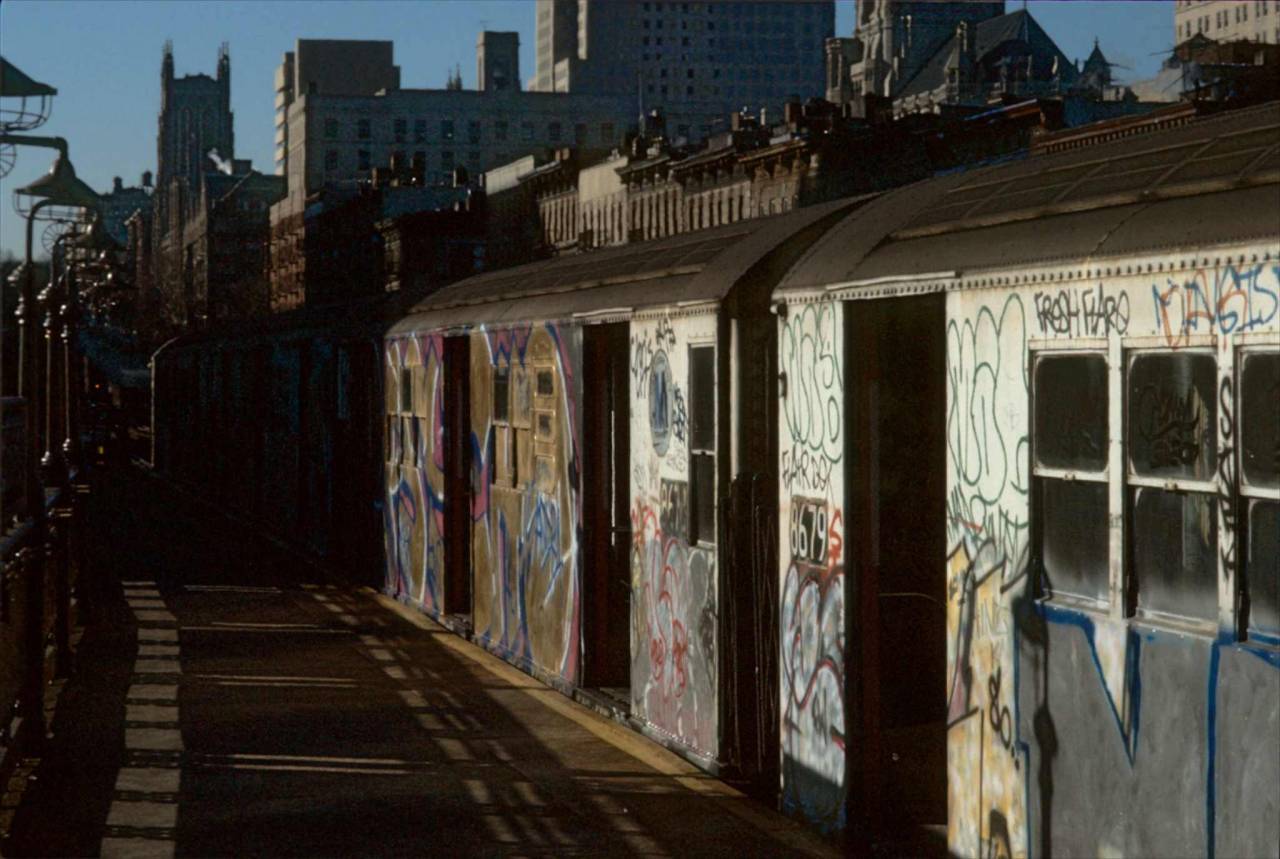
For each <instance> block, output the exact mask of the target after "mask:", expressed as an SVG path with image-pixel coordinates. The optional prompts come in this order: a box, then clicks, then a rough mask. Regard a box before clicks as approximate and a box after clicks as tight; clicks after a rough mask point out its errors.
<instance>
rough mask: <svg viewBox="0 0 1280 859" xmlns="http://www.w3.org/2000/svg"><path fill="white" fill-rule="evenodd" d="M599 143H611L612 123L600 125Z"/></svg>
mask: <svg viewBox="0 0 1280 859" xmlns="http://www.w3.org/2000/svg"><path fill="white" fill-rule="evenodd" d="M600 142H602V143H612V142H613V123H612V122H602V123H600Z"/></svg>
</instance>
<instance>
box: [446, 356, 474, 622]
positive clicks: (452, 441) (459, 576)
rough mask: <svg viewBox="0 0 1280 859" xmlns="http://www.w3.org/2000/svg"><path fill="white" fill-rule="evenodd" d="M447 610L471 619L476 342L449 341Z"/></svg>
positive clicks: (447, 383)
mask: <svg viewBox="0 0 1280 859" xmlns="http://www.w3.org/2000/svg"><path fill="white" fill-rule="evenodd" d="M444 372H445V379H444V401H445V404H444V427H443V429H444V433H445V439H444V449H445V469H444V470H445V474H444V480H445V484H444V497H445V504H444V519H445V522H444V546H445V550H444V563H445V576H444V612H443V613H444V614H446V615H454V616H460V619H462V620H463V621H464V623H467V624H469V622H470V618H471V503H472V501H471V499H472V486H471V342H470V338H469V337H467V336H466V335H463V336H458V337H446V338H445V341H444Z"/></svg>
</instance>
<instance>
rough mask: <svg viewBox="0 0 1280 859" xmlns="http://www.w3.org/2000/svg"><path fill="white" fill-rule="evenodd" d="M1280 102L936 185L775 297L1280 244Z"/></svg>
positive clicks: (865, 215)
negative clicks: (1259, 243) (1058, 263)
mask: <svg viewBox="0 0 1280 859" xmlns="http://www.w3.org/2000/svg"><path fill="white" fill-rule="evenodd" d="M1278 183H1280V102H1271V103H1268V104H1264V105H1260V106H1257V107H1252V108H1246V109H1241V110H1234V111H1227V112H1223V113H1219V114H1214V115H1211V116H1207V117H1200V118H1196V119H1192V120H1190V121H1188V122H1186V123H1185V124H1182V125H1179V126H1176V127H1173V128H1168V129H1163V130H1159V131H1151V132H1147V133H1144V134H1141V135H1140V136H1134V137H1130V138H1127V139H1120V140H1115V141H1112V142H1107V143H1099V144H1094V145H1090V146H1082V147H1080V148H1077V149H1072V150H1069V151H1066V152H1057V153H1053V154H1048V155H1032V156H1029V157H1027V158H1025V159H1022V160H1019V161H1016V162H1011V163H1005V164H1001V165H996V166H989V167H983V168H979V169H976V170H969V171H965V172H962V173H956V174H952V175H949V176H943V177H939V178H935V179H928V180H925V181H922V182H918V183H916V184H914V185H910V186H906V187H903V188H899V189H896V190H894V191H890V192H888V193H886V194H884V195H883V196H881V197H879V198H878V199H876V200H873V201H872V202H870V203H868V204H867V205H866V206H863V207H862V208H860V209H858V210H856V211H854V212H851V213H850V214H849V215H847V216H846V217H845V218H844V219H843V220H842V221H841V222H840V223H839V224H837V225H835V226H834V227H832V228H831V229H830V230H828V231H827V232H826V233H824V234H823V235H822V236H821V237H820V238H819V239H818V240H817V241H815V242H814V243H813V244H812V245H810V246H809V248H808V249H807V250H806V251H805V252H804V254H803V255H802V256H801V258H800V259H799V261H797V262H796V263H795V265H793V266H792V267H791V269H790V270H789V271H788V272H787V273H786V274H785V275H784V276H783V278H782V280H781V282H780V283H779V285H778V288H777V289H776V290H775V293H774V294H775V296H776V297H778V298H784V297H785V296H786V294H787V293H805V292H813V291H817V290H824V289H832V290H840V289H850V290H858V289H860V288H870V287H873V286H874V287H880V288H883V287H884V286H885V285H887V284H889V283H892V282H894V281H898V282H902V281H911V282H913V284H914V285H915V286H918V287H919V288H928V287H930V285H934V286H940V285H943V284H954V283H956V282H957V281H959V280H960V279H961V278H964V277H966V276H967V275H971V274H974V273H976V272H982V271H989V270H996V269H1008V268H1014V267H1019V266H1030V265H1040V264H1050V263H1053V262H1055V261H1071V262H1072V263H1073V264H1075V263H1077V262H1080V261H1083V260H1086V259H1094V258H1110V257H1118V256H1129V255H1133V254H1139V253H1153V252H1159V251H1166V250H1167V251H1174V250H1178V249H1190V248H1198V247H1208V246H1213V245H1219V244H1225V243H1237V242H1240V243H1242V242H1248V241H1250V240H1256V239H1271V240H1274V239H1276V238H1277V237H1278V236H1280V187H1277V184H1278Z"/></svg>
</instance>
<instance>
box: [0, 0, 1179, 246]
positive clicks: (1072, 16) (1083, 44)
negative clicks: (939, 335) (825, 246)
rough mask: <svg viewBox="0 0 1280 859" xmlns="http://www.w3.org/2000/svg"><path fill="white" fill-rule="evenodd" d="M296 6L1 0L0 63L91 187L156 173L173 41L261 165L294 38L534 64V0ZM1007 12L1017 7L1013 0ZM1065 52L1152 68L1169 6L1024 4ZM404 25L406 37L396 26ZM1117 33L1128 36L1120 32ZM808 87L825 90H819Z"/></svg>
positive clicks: (405, 64) (422, 74)
mask: <svg viewBox="0 0 1280 859" xmlns="http://www.w3.org/2000/svg"><path fill="white" fill-rule="evenodd" d="M835 7H836V25H835V30H836V35H849V34H850V33H852V32H853V28H854V20H855V5H854V3H853V2H851V0H838V2H836V3H835ZM296 8H297V6H296V4H292V3H262V4H252V5H250V4H248V3H240V2H221V3H198V2H192V3H182V4H164V3H154V2H134V3H95V2H84V3H78V2H64V3H57V4H47V3H46V4H41V3H35V2H28V0H16V2H15V0H10V2H6V3H4V5H3V8H2V9H0V27H3V31H4V32H5V34H6V38H5V40H4V44H3V52H4V56H5V58H6V59H8V60H9V61H10V62H12V63H14V64H15V65H16V66H17V67H18V68H20V69H22V70H23V71H25V72H26V73H27V74H29V75H31V76H32V77H33V78H35V79H37V80H40V81H43V82H46V83H49V84H50V85H52V86H54V87H56V88H57V89H58V91H59V94H58V96H57V97H56V98H55V99H54V107H53V115H52V118H51V119H50V121H49V123H48V124H47V125H46V126H45V128H44V129H42V132H44V133H47V134H51V135H60V136H63V137H65V138H67V140H68V141H69V143H70V152H71V159H72V162H73V163H74V164H75V166H76V170H77V172H78V174H79V175H80V177H81V178H82V179H84V180H85V181H86V182H87V183H89V184H90V185H91V186H92V187H93V188H95V189H96V190H98V191H100V192H106V191H109V190H110V188H111V184H112V178H113V177H115V176H119V177H121V178H122V179H123V180H124V184H125V185H126V186H131V185H137V184H138V182H139V178H140V176H141V174H142V173H143V171H145V170H150V171H152V172H154V171H155V169H156V164H155V151H156V149H155V134H156V119H157V116H158V113H159V108H160V98H159V95H160V59H161V49H162V47H163V45H164V43H165V41H166V40H170V39H171V40H172V42H173V45H174V59H175V66H176V73H177V74H178V75H179V76H182V75H185V74H208V75H212V74H213V73H214V71H215V69H216V64H217V51H218V46H219V45H220V44H221V43H222V42H224V41H226V42H229V43H230V50H231V59H232V68H233V70H234V71H233V78H232V94H231V102H232V103H231V107H232V111H233V113H234V114H235V119H236V128H235V138H236V156H237V157H238V158H247V159H252V161H253V165H254V167H255V168H256V169H258V170H260V171H261V172H263V173H268V174H269V173H271V172H272V170H273V163H272V162H273V152H272V132H273V122H274V118H273V113H274V109H273V104H272V102H273V97H274V91H273V85H272V79H273V75H274V71H275V67H276V66H277V65H278V63H279V58H280V56H281V55H282V54H283V52H284V51H286V50H290V49H292V47H293V44H294V41H295V40H296V39H298V38H351V39H386V38H391V39H393V40H394V41H395V43H396V44H395V47H396V62H397V63H398V64H399V65H400V66H401V67H402V69H403V76H402V84H403V86H405V87H416V88H442V87H444V85H445V79H446V76H447V75H448V74H449V73H450V72H451V71H453V70H454V69H455V68H457V69H459V70H460V72H461V76H462V81H463V85H464V87H466V88H473V87H474V86H475V84H476V82H475V62H474V50H475V47H474V46H475V40H476V37H477V36H478V35H479V33H480V31H481V30H483V29H490V30H498V31H514V32H517V33H518V34H519V36H520V78H521V83H522V85H524V84H526V83H527V82H528V81H529V79H530V78H531V77H532V76H533V73H534V50H535V44H534V38H533V27H534V3H533V2H531V0H484V2H474V3H472V2H468V3H463V2H421V3H402V2H385V3H361V4H339V3H333V4H325V6H324V7H323V8H324V10H325V17H324V19H323V20H318V21H314V20H313V21H308V22H300V21H298V20H297V16H296V15H295V14H294V10H296ZM1009 8H1010V9H1014V8H1018V4H1009ZM1027 8H1028V9H1030V11H1031V12H1032V14H1033V15H1035V16H1036V17H1037V19H1038V20H1040V22H1041V23H1042V25H1043V26H1044V27H1045V29H1046V30H1047V31H1048V32H1049V33H1050V34H1051V35H1052V36H1053V37H1054V38H1055V39H1056V40H1057V41H1058V43H1059V44H1060V45H1061V46H1062V48H1063V50H1064V51H1065V52H1066V53H1067V55H1068V56H1071V57H1076V56H1079V57H1080V58H1081V59H1083V58H1084V57H1085V56H1086V55H1087V54H1088V51H1089V50H1090V49H1091V48H1092V45H1093V39H1094V37H1095V35H1096V36H1097V37H1098V38H1099V39H1100V43H1101V47H1102V49H1103V51H1104V53H1106V55H1107V57H1108V58H1109V59H1110V60H1111V61H1112V62H1113V63H1116V64H1117V65H1118V66H1119V68H1118V69H1117V74H1118V76H1119V77H1120V78H1121V79H1124V80H1132V79H1137V78H1142V77H1147V76H1150V75H1151V74H1153V73H1154V72H1155V70H1156V69H1157V68H1158V66H1159V63H1160V60H1161V59H1162V57H1161V51H1162V50H1163V49H1164V48H1166V47H1168V46H1169V45H1171V43H1172V39H1173V6H1172V4H1171V3H1169V2H1160V3H1096V2H1094V3H1086V2H1074V3H1053V2H1032V3H1029V4H1028V5H1027ZM52 31H57V32H59V33H60V34H62V36H63V39H64V42H65V44H66V45H67V46H68V52H69V54H70V55H72V56H85V55H89V54H90V53H91V51H92V50H93V45H94V44H95V43H96V42H99V41H101V40H104V39H108V40H115V41H116V42H117V48H116V50H114V51H111V52H109V54H107V56H108V57H109V59H108V60H107V61H106V62H99V63H97V64H96V65H94V66H92V67H90V66H88V65H87V64H80V63H77V62H76V61H75V60H65V59H60V58H56V57H52V56H51V55H50V53H49V51H48V48H47V46H48V40H47V39H46V38H41V35H42V34H43V33H47V32H52ZM406 33H409V34H412V35H404V34H406ZM1121 35H1124V36H1126V38H1121ZM814 95H820V93H815V94H814ZM47 155H48V153H47V152H45V151H42V150H39V149H24V150H22V151H20V152H19V156H18V163H17V165H16V166H15V168H14V170H13V171H12V172H11V173H10V175H9V176H7V177H5V178H4V179H3V180H0V198H3V199H0V204H2V205H3V207H4V213H5V214H4V216H3V217H2V218H0V253H4V254H13V255H17V256H20V255H21V254H22V253H23V240H24V234H23V224H22V220H21V218H18V217H17V216H16V215H15V214H13V210H12V206H11V204H10V203H9V199H10V198H11V196H12V191H13V189H14V188H17V187H21V186H23V185H25V184H27V183H29V182H30V181H32V180H34V179H36V178H38V177H39V176H40V175H41V174H42V173H43V172H44V171H45V170H46V169H47V167H48V164H49V163H50V160H51V159H47Z"/></svg>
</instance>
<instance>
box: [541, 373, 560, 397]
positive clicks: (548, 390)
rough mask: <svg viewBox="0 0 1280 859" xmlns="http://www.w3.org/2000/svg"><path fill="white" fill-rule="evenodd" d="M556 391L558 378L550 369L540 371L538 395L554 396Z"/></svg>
mask: <svg viewBox="0 0 1280 859" xmlns="http://www.w3.org/2000/svg"><path fill="white" fill-rule="evenodd" d="M555 393H556V379H555V376H554V375H553V374H552V372H551V371H550V370H539V371H538V396H540V397H552V396H555Z"/></svg>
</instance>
